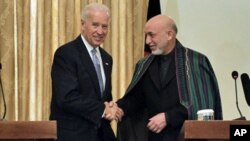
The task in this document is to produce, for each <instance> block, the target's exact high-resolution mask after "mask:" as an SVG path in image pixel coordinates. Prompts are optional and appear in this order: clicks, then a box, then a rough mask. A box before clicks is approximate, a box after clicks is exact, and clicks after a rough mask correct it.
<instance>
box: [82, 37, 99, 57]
mask: <svg viewBox="0 0 250 141" xmlns="http://www.w3.org/2000/svg"><path fill="white" fill-rule="evenodd" d="M81 37H82V41H83V43H84V45H85V46H86V48H87V50H88V52H89V54H91V50H92V49H94V47H93V46H92V45H90V44H89V42H88V41H87V40H86V39H85V38H84V36H83V35H82V34H81ZM95 49H96V51H97V54H100V51H99V47H96V48H95Z"/></svg>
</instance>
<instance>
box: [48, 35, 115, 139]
mask: <svg viewBox="0 0 250 141" xmlns="http://www.w3.org/2000/svg"><path fill="white" fill-rule="evenodd" d="M99 49H100V53H101V57H102V62H103V67H104V72H105V77H106V82H105V90H104V93H103V95H102V96H101V94H100V90H99V83H98V78H97V74H96V72H95V68H94V64H93V63H92V60H91V57H90V55H89V53H88V51H87V49H86V47H85V45H84V43H83V41H82V39H81V36H78V37H77V38H76V39H75V40H73V41H71V42H69V43H67V44H65V45H62V46H61V47H59V48H58V49H57V51H56V52H55V55H54V61H53V65H52V72H51V76H52V90H53V93H52V100H51V115H50V120H56V121H57V132H58V140H59V141H80V140H81V141H83V140H86V141H112V140H115V136H114V133H113V130H112V128H111V126H110V122H109V121H107V120H105V119H103V118H102V114H103V112H104V109H105V106H104V101H110V100H112V95H111V72H112V63H113V62H112V57H111V56H110V55H109V54H108V53H107V52H106V51H104V49H102V48H99Z"/></svg>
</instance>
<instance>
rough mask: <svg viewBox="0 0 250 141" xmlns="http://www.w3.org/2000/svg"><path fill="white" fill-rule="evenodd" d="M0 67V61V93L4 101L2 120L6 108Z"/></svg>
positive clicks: (0, 66)
mask: <svg viewBox="0 0 250 141" xmlns="http://www.w3.org/2000/svg"><path fill="white" fill-rule="evenodd" d="M1 69H2V64H1V63H0V88H1V93H2V97H3V103H4V113H3V117H2V118H1V119H0V120H1V121H3V120H4V118H5V116H6V111H7V110H6V101H5V97H4V91H3V84H2V78H1Z"/></svg>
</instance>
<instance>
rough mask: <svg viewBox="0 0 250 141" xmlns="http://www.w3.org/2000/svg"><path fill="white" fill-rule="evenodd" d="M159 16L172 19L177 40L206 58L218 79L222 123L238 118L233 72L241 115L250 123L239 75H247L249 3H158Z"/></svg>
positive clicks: (185, 0)
mask: <svg viewBox="0 0 250 141" xmlns="http://www.w3.org/2000/svg"><path fill="white" fill-rule="evenodd" d="M161 8H162V13H163V14H167V15H170V16H171V17H173V19H175V21H176V23H177V26H178V28H179V33H178V39H179V40H180V41H181V42H182V44H183V45H184V46H186V47H190V48H192V49H195V50H197V51H199V52H201V53H203V54H205V55H206V56H207V57H208V58H209V59H210V62H211V64H212V66H213V68H214V71H215V73H216V75H217V79H218V83H219V87H220V92H221V98H222V108H223V115H224V119H225V120H231V119H235V118H238V117H240V115H239V113H238V111H237V108H236V104H235V89H234V80H233V79H232V77H231V73H232V71H233V70H236V71H238V72H239V78H238V79H237V86H238V99H239V107H240V109H241V112H242V114H243V115H244V116H246V118H247V119H248V120H249V119H250V107H249V106H248V105H247V103H246V100H245V96H244V92H243V89H242V84H241V80H240V75H241V74H242V73H248V75H250V1H249V0H161Z"/></svg>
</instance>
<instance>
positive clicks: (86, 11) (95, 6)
mask: <svg viewBox="0 0 250 141" xmlns="http://www.w3.org/2000/svg"><path fill="white" fill-rule="evenodd" d="M92 10H94V11H100V12H106V13H107V15H108V17H110V15H109V13H110V10H109V8H108V7H107V6H106V5H104V4H99V3H91V4H89V5H86V6H85V8H84V9H83V10H82V13H81V19H82V20H84V21H85V20H87V19H88V18H89V13H90V11H92Z"/></svg>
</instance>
